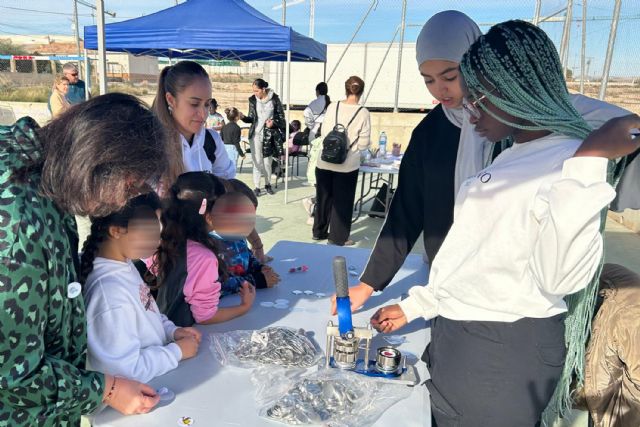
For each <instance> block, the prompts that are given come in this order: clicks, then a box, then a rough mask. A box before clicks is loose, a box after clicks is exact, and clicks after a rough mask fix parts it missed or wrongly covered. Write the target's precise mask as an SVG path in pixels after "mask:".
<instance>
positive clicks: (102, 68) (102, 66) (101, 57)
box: [96, 0, 107, 95]
mask: <svg viewBox="0 0 640 427" xmlns="http://www.w3.org/2000/svg"><path fill="white" fill-rule="evenodd" d="M96 13H97V15H98V28H97V29H98V33H97V36H98V73H99V75H100V95H104V94H106V93H107V51H106V46H105V39H104V0H96Z"/></svg>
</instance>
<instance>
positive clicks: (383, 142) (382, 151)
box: [378, 131, 387, 158]
mask: <svg viewBox="0 0 640 427" xmlns="http://www.w3.org/2000/svg"><path fill="white" fill-rule="evenodd" d="M386 155H387V134H386V133H384V131H383V132H380V139H379V140H378V157H380V158H384V157H385V156H386Z"/></svg>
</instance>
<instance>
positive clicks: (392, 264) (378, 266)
mask: <svg viewBox="0 0 640 427" xmlns="http://www.w3.org/2000/svg"><path fill="white" fill-rule="evenodd" d="M420 135H421V132H419V131H418V129H415V130H414V131H413V134H412V135H411V141H410V142H409V146H408V148H407V151H406V152H405V155H404V157H403V159H402V163H401V165H400V174H399V175H400V176H399V181H398V188H397V189H396V192H395V194H394V195H393V199H392V201H391V206H390V207H389V213H388V215H387V218H386V220H385V222H384V224H383V226H382V229H381V230H380V234H379V235H378V239H377V240H376V243H375V246H374V248H373V250H372V252H371V256H370V258H369V262H368V263H367V266H366V268H365V270H364V273H363V274H362V276H361V277H360V280H361V281H362V282H364V283H366V284H368V285H369V286H371V287H373V288H374V289H375V290H382V289H384V288H385V287H386V286H387V285H389V283H390V282H391V280H392V279H393V277H394V276H395V274H396V273H397V272H398V270H399V269H400V267H401V266H402V264H403V263H404V260H405V258H406V257H407V255H408V254H409V252H411V249H412V248H413V245H414V244H415V243H416V240H417V239H418V236H419V235H420V233H421V232H422V229H423V224H424V192H425V188H424V179H423V167H424V166H423V161H422V160H423V159H422V155H421V151H422V148H423V145H424V144H425V141H421V138H420Z"/></svg>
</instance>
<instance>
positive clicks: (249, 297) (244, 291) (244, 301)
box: [239, 282, 256, 308]
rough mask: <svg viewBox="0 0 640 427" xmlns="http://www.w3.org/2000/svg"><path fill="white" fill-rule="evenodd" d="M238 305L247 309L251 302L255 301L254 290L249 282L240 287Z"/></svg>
mask: <svg viewBox="0 0 640 427" xmlns="http://www.w3.org/2000/svg"><path fill="white" fill-rule="evenodd" d="M239 293H240V301H241V302H240V305H241V306H243V307H245V308H249V307H251V306H252V305H253V301H254V300H255V299H256V290H255V289H254V288H253V285H252V284H251V283H249V282H243V283H242V285H241V286H240V292H239Z"/></svg>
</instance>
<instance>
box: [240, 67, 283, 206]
mask: <svg viewBox="0 0 640 427" xmlns="http://www.w3.org/2000/svg"><path fill="white" fill-rule="evenodd" d="M240 119H241V120H242V121H243V122H245V123H251V128H250V129H249V143H250V147H251V160H252V161H253V183H254V185H255V189H254V190H253V191H254V192H255V193H256V196H260V193H261V190H260V178H261V177H263V176H264V180H265V187H264V188H265V191H266V192H267V193H268V194H273V189H272V188H271V162H272V161H273V157H275V158H279V157H280V156H281V155H283V153H284V151H283V150H284V149H283V146H284V139H285V132H286V130H285V129H286V125H287V121H286V119H285V117H284V108H283V107H282V102H281V101H280V98H279V97H278V95H276V93H275V92H274V91H273V90H272V89H270V88H269V84H268V83H267V82H265V81H264V80H262V79H257V80H256V81H254V82H253V95H252V96H251V98H249V115H248V116H245V115H244V114H241V115H240Z"/></svg>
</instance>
